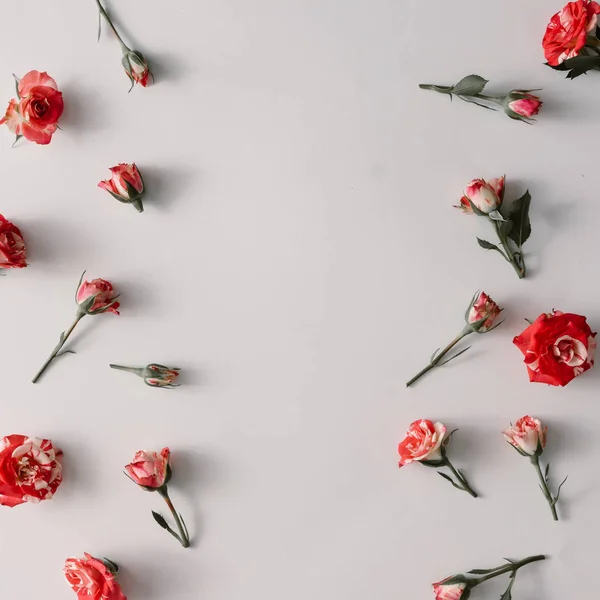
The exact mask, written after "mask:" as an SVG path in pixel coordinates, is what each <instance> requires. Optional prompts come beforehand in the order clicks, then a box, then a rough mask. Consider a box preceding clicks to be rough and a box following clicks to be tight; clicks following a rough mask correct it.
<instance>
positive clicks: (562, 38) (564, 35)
mask: <svg viewBox="0 0 600 600" xmlns="http://www.w3.org/2000/svg"><path fill="white" fill-rule="evenodd" d="M598 13H600V5H599V4H598V3H597V2H593V1H591V2H590V1H589V0H577V2H569V3H568V4H567V5H566V6H565V7H564V8H562V9H561V10H560V11H558V12H557V13H556V14H555V15H554V16H553V17H552V19H551V20H550V23H549V25H548V27H547V28H546V33H545V35H544V39H543V41H542V46H543V48H544V55H545V57H546V60H547V61H548V64H549V65H550V66H551V67H556V66H558V65H560V64H561V63H563V62H564V61H565V60H567V59H569V58H573V57H575V56H578V55H579V53H580V51H581V49H582V48H583V47H584V46H585V42H586V38H587V35H588V33H590V32H592V31H593V30H594V29H595V28H596V25H597V23H598Z"/></svg>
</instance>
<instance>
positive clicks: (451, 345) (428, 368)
mask: <svg viewBox="0 0 600 600" xmlns="http://www.w3.org/2000/svg"><path fill="white" fill-rule="evenodd" d="M470 333H472V331H471V330H470V329H464V330H463V331H461V333H460V334H459V335H458V336H456V337H455V338H454V339H453V340H452V341H451V342H450V343H449V344H448V345H447V346H446V347H445V348H444V349H443V350H442V351H441V352H440V353H439V354H437V355H436V357H435V358H434V359H433V360H432V361H431V362H430V363H429V364H428V365H427V366H426V367H425V368H423V369H421V370H420V371H419V372H418V373H417V374H416V375H415V376H414V377H413V378H412V379H410V380H409V381H407V382H406V387H410V386H411V385H412V384H413V383H414V382H415V381H417V379H420V378H421V377H423V375H425V373H427V372H428V371H431V369H434V368H435V367H437V366H438V364H439V363H440V361H441V360H442V358H444V356H445V355H446V354H448V352H450V350H452V348H454V346H456V344H458V342H460V340H462V339H463V338H464V337H466V336H467V335H469V334H470Z"/></svg>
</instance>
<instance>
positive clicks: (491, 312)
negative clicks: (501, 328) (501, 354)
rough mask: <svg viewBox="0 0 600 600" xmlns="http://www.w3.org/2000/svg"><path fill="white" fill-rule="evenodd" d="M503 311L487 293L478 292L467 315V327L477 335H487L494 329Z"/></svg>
mask: <svg viewBox="0 0 600 600" xmlns="http://www.w3.org/2000/svg"><path fill="white" fill-rule="evenodd" d="M501 311H502V309H501V308H500V307H499V306H498V305H497V304H496V303H495V302H494V301H493V300H492V299H491V298H490V297H489V296H488V295H487V294H486V293H485V292H478V293H477V294H475V297H474V298H473V300H472V301H471V304H470V306H469V308H468V309H467V314H466V315H465V320H466V322H467V326H468V327H470V328H471V330H472V331H474V332H475V333H486V332H487V331H489V330H490V329H492V328H493V327H494V322H495V321H496V319H497V318H498V315H499V314H500V312H501Z"/></svg>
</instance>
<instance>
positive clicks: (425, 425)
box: [398, 419, 446, 467]
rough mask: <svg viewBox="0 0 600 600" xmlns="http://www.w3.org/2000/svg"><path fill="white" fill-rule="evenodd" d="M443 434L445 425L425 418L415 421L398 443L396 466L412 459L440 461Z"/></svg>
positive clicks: (408, 462) (401, 465)
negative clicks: (397, 462) (398, 457)
mask: <svg viewBox="0 0 600 600" xmlns="http://www.w3.org/2000/svg"><path fill="white" fill-rule="evenodd" d="M445 435H446V426H445V425H443V424H442V423H432V422H431V421H428V420H426V419H420V420H418V421H415V422H414V423H412V424H411V426H410V427H409V428H408V431H407V432H406V437H405V438H404V439H403V440H402V441H401V442H400V444H398V454H399V455H400V463H399V465H398V466H400V467H403V466H404V465H408V464H410V463H411V462H413V461H424V462H440V461H441V460H442V449H441V446H442V442H443V441H444V436H445Z"/></svg>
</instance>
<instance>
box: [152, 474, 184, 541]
mask: <svg viewBox="0 0 600 600" xmlns="http://www.w3.org/2000/svg"><path fill="white" fill-rule="evenodd" d="M157 491H158V493H159V494H160V495H161V496H162V497H163V498H164V500H165V502H166V503H167V506H168V507H169V510H170V511H171V514H172V515H173V519H174V520H175V524H176V525H177V529H178V530H179V536H178V539H179V542H180V543H181V545H182V546H183V547H184V548H189V547H190V538H189V536H188V532H187V529H186V528H185V527H184V524H183V523H182V522H181V518H180V517H179V514H178V513H177V511H176V510H175V507H174V506H173V502H171V498H170V497H169V492H168V490H167V486H166V485H165V486H163V487H162V488H159V489H158V490H157Z"/></svg>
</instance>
